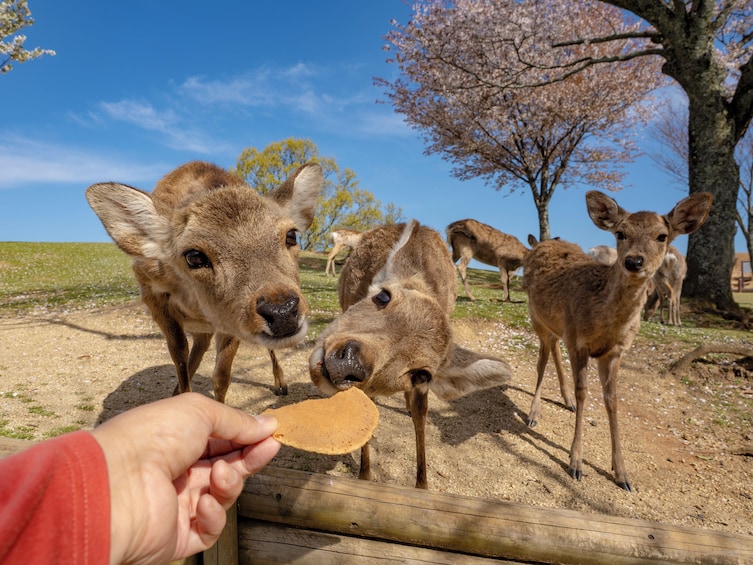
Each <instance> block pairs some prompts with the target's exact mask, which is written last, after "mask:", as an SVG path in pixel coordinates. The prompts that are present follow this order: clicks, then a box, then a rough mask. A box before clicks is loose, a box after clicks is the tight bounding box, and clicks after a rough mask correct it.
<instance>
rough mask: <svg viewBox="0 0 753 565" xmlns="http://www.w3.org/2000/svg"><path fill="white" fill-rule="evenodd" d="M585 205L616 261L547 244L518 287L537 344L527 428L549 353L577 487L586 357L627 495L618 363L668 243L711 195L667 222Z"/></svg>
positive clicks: (535, 253)
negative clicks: (567, 369)
mask: <svg viewBox="0 0 753 565" xmlns="http://www.w3.org/2000/svg"><path fill="white" fill-rule="evenodd" d="M586 205H587V208H588V213H589V216H590V217H591V220H592V221H593V222H594V224H596V226H597V227H599V228H600V229H603V230H606V231H610V232H612V233H613V234H614V235H615V237H616V239H617V261H615V262H614V263H613V264H612V265H606V264H604V263H600V262H598V261H595V260H594V259H593V258H592V257H590V256H589V255H587V254H586V253H584V252H583V251H582V250H581V249H580V247H578V246H577V245H574V244H572V243H568V242H565V241H555V240H550V241H544V242H542V243H540V244H539V245H537V246H536V247H534V248H533V249H532V250H531V252H530V253H529V254H528V256H527V257H526V260H525V262H524V266H523V269H524V271H523V273H524V274H523V285H524V287H525V288H526V290H527V291H528V306H529V312H530V317H531V324H532V326H533V329H534V330H535V331H536V333H537V334H538V336H539V359H538V364H537V372H538V380H537V383H536V392H535V394H534V397H533V402H532V403H531V410H530V412H529V415H528V425H529V426H530V427H533V426H535V425H536V424H537V422H538V420H539V416H540V411H541V388H542V386H541V385H542V383H543V380H544V371H545V369H546V365H547V361H548V359H549V355H550V353H551V354H552V355H553V357H554V365H555V369H556V371H557V376H558V378H559V382H560V390H561V393H562V397H563V399H564V402H565V406H567V407H568V408H570V409H575V412H576V416H575V433H574V437H573V442H572V447H571V449H570V465H569V468H568V473H569V474H570V476H572V477H574V478H575V479H578V480H580V479H581V477H582V475H583V461H582V439H581V438H582V432H583V410H584V408H585V404H586V394H587V375H586V373H587V370H588V360H589V357H593V358H595V359H596V363H597V366H598V371H599V380H600V381H601V387H602V393H603V397H604V405H605V408H606V411H607V415H608V417H609V428H610V432H611V442H612V469H613V470H614V473H615V478H616V482H617V484H618V485H619V486H620V487H622V488H624V489H625V490H628V491H630V490H632V487H631V485H630V481H629V480H628V476H627V471H626V469H625V463H624V461H623V457H622V447H621V444H620V435H619V431H618V425H617V376H618V371H619V367H620V361H621V359H622V355H623V353H624V352H625V351H627V350H628V349H629V348H630V345H631V344H632V342H633V338H634V337H635V334H636V333H637V331H638V328H639V326H640V315H641V308H642V307H643V304H644V302H645V301H646V289H647V286H648V285H649V284H650V281H651V278H652V277H653V275H654V273H656V271H657V270H658V269H659V267H660V266H661V263H662V261H663V260H664V256H665V255H666V253H667V248H668V246H669V243H670V242H671V241H672V240H673V239H674V238H675V237H676V236H678V235H680V234H688V233H692V232H694V231H695V230H697V229H698V228H699V227H701V225H703V223H704V222H705V221H706V217H707V216H708V213H709V210H710V208H711V195H710V194H709V193H698V194H694V195H692V196H689V197H687V198H685V199H683V200H681V201H680V202H679V203H678V204H677V205H676V206H675V207H674V208H673V209H672V211H671V212H669V213H668V214H665V215H664V216H660V215H659V214H655V213H653V212H636V213H633V214H631V213H630V212H627V211H625V210H623V209H622V208H620V206H619V205H618V204H617V202H615V201H614V200H613V199H612V198H610V197H608V196H606V195H605V194H602V193H600V192H597V191H589V192H588V193H587V194H586ZM559 340H562V341H563V342H564V344H565V347H566V348H567V352H568V354H569V357H570V365H571V369H572V373H573V379H574V382H575V402H573V400H572V396H571V394H570V392H569V390H568V389H567V386H566V384H565V378H564V374H563V371H562V360H561V357H560V349H559Z"/></svg>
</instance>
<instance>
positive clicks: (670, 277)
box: [643, 245, 688, 326]
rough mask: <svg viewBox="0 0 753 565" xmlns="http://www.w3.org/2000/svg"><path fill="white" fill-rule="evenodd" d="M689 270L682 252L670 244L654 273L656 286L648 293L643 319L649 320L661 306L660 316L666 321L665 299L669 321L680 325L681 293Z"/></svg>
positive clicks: (673, 324)
mask: <svg viewBox="0 0 753 565" xmlns="http://www.w3.org/2000/svg"><path fill="white" fill-rule="evenodd" d="M687 272H688V264H687V263H686V262H685V257H683V256H682V253H680V251H679V250H678V249H677V248H676V247H673V246H672V245H670V246H669V250H668V251H667V254H666V255H665V256H664V261H662V264H661V266H660V267H659V270H658V271H656V274H655V275H654V288H653V290H652V291H650V292H649V293H648V299H647V300H646V308H645V310H644V312H643V319H644V320H649V319H650V318H651V316H652V315H653V314H654V312H656V309H657V308H659V309H660V310H659V316H660V319H661V321H662V322H664V301H665V300H666V301H667V310H668V313H667V323H668V324H670V325H672V326H680V325H682V322H681V320H680V295H682V283H683V281H684V280H685V275H686V274H687Z"/></svg>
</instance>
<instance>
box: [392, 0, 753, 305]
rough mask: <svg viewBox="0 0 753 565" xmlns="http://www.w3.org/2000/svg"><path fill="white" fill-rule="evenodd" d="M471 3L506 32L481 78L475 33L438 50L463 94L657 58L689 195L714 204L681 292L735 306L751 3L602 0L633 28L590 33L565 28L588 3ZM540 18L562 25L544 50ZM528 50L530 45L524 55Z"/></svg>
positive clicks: (752, 72)
mask: <svg viewBox="0 0 753 565" xmlns="http://www.w3.org/2000/svg"><path fill="white" fill-rule="evenodd" d="M478 2H479V3H480V4H481V5H482V6H484V7H488V8H489V13H490V14H493V13H497V16H495V18H502V19H508V20H510V22H511V26H513V27H512V28H511V29H510V31H509V33H503V32H504V31H505V30H503V29H498V30H497V31H498V32H499V33H498V34H497V36H496V41H495V43H494V47H495V48H496V49H498V50H499V52H500V53H504V55H505V58H504V61H505V67H504V68H503V69H498V70H497V72H495V73H485V72H481V71H480V69H479V68H478V67H477V66H476V65H474V64H473V61H474V59H473V57H469V56H468V55H467V52H470V53H473V52H475V51H476V47H475V44H476V39H477V37H476V36H475V35H473V34H472V33H468V34H467V35H466V38H467V43H466V47H467V48H466V49H465V50H452V49H448V50H440V52H439V53H438V54H437V56H436V60H437V61H438V62H439V63H441V65H440V66H439V67H438V68H440V69H444V68H446V67H454V68H456V69H457V70H459V71H461V72H463V73H464V74H465V76H466V81H465V83H464V86H465V87H466V88H468V89H474V88H477V87H478V86H479V85H485V86H488V87H491V88H496V89H497V92H498V93H500V94H503V93H508V92H515V91H517V90H520V89H523V88H527V87H536V86H541V85H549V84H552V83H557V82H563V81H566V80H568V79H569V78H571V77H575V76H579V75H580V76H585V75H582V73H584V72H589V71H590V70H592V69H593V68H600V69H602V72H603V73H611V72H612V71H613V70H614V69H615V68H616V67H619V66H621V65H630V66H633V65H636V64H637V62H638V61H640V60H644V59H648V60H653V61H657V60H658V61H659V62H660V63H661V72H662V73H663V74H664V75H665V76H666V77H669V78H670V79H672V80H674V81H676V83H677V84H678V85H679V86H680V87H681V88H682V89H683V90H684V91H685V93H686V94H687V96H688V181H689V191H690V193H691V194H692V193H696V192H701V191H707V192H710V193H712V194H713V196H714V203H713V206H712V210H711V214H710V216H709V219H708V220H707V222H706V223H705V225H704V226H703V228H702V229H700V230H698V231H697V232H695V233H693V234H691V235H690V236H689V238H688V258H687V260H688V276H687V278H686V279H685V284H684V286H683V294H684V295H685V296H689V297H692V298H695V299H697V300H698V301H700V302H702V303H707V304H714V305H716V306H717V307H718V308H720V309H722V310H736V309H737V305H736V304H735V301H734V299H733V297H732V288H731V285H730V274H731V270H732V264H733V261H734V235H735V227H736V226H735V218H736V205H737V195H738V189H739V186H740V171H739V168H738V165H737V163H736V161H735V148H736V146H737V144H738V142H739V141H740V140H741V139H742V138H743V136H744V135H745V133H746V131H747V129H748V126H749V124H750V120H751V116H752V115H753V62H752V61H751V53H752V52H753V43H752V42H753V0H713V1H711V0H603V2H602V3H603V4H605V5H611V6H614V7H616V8H619V9H621V10H624V11H625V13H627V14H631V15H632V16H634V17H636V18H637V24H636V26H635V27H633V28H631V29H630V30H625V29H622V28H614V29H610V28H609V26H603V27H602V28H601V29H596V30H594V29H593V28H587V27H583V26H581V22H580V21H579V20H573V21H572V25H570V21H571V17H570V13H571V11H572V10H575V9H577V8H578V7H581V6H583V7H585V6H589V5H591V4H593V2H589V1H581V0H577V1H576V0H538V1H537V0H520V1H515V0H503V1H498V2H492V1H491V0H489V1H487V0H478ZM436 3H441V4H444V3H443V2H439V1H438V0H437V2H432V1H429V0H426V1H425V2H422V3H421V4H420V5H419V6H418V7H417V8H416V16H417V18H419V19H420V17H423V16H424V14H429V13H431V10H432V7H433V6H434V5H435V4H436ZM457 5H460V3H459V2H458V3H457ZM451 11H452V10H451V9H450V10H449V11H448V13H450V12H451ZM458 11H460V10H458ZM537 14H540V15H539V16H538V17H539V19H552V20H562V21H565V22H566V26H563V27H567V29H563V30H562V34H561V35H558V36H554V35H552V36H550V37H548V38H547V39H548V44H547V41H543V42H535V41H534V40H535V39H537V38H538V37H539V36H538V35H536V34H535V33H532V32H531V30H532V29H535V28H532V27H531V25H530V22H532V21H535V19H536V17H537ZM516 24H517V29H515V28H514V26H515V25H516ZM419 31H420V33H423V32H422V30H419ZM480 35H481V36H483V32H480ZM531 44H535V46H536V48H535V49H528V48H527V47H528V46H530V45H531ZM500 59H501V58H500ZM397 60H398V61H400V59H399V58H398V59H397ZM438 72H441V71H438ZM637 80H641V79H637Z"/></svg>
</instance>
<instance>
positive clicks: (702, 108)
mask: <svg viewBox="0 0 753 565" xmlns="http://www.w3.org/2000/svg"><path fill="white" fill-rule="evenodd" d="M685 86H686V92H688V98H689V106H688V116H689V123H688V125H689V129H688V133H689V147H688V149H689V154H688V166H689V169H688V178H689V182H690V193H691V194H693V193H696V192H703V191H705V192H710V193H711V194H712V195H713V197H714V202H713V204H712V207H711V213H710V214H709V218H708V220H706V223H705V224H704V225H703V227H701V229H700V230H698V231H697V232H695V233H693V234H690V236H689V238H688V257H687V262H688V276H687V278H686V279H685V283H684V284H683V289H682V290H683V295H684V296H686V297H688V298H694V299H696V300H699V301H701V302H704V303H711V304H714V305H716V307H717V308H719V309H721V310H735V309H737V304H736V303H735V301H734V298H733V297H732V285H731V282H730V281H731V276H732V267H733V264H734V260H735V231H736V229H737V227H736V219H735V218H736V208H737V192H738V189H739V186H740V174H739V169H738V166H737V163H736V162H735V155H734V153H735V145H736V142H735V138H734V131H733V130H734V128H733V124H732V120H731V119H730V118H729V117H728V116H727V112H726V111H725V108H724V101H723V99H722V97H721V96H719V95H718V93H717V92H716V91H715V89H709V88H708V85H706V88H698V89H692V88H691V89H688V88H687V85H685ZM693 90H695V91H693Z"/></svg>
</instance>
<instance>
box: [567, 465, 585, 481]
mask: <svg viewBox="0 0 753 565" xmlns="http://www.w3.org/2000/svg"><path fill="white" fill-rule="evenodd" d="M567 474H568V475H570V476H571V477H572V478H573V479H575V480H576V481H579V480H581V479H582V478H583V471H582V470H581V469H573V468H572V467H570V468H569V469H568V470H567Z"/></svg>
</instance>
